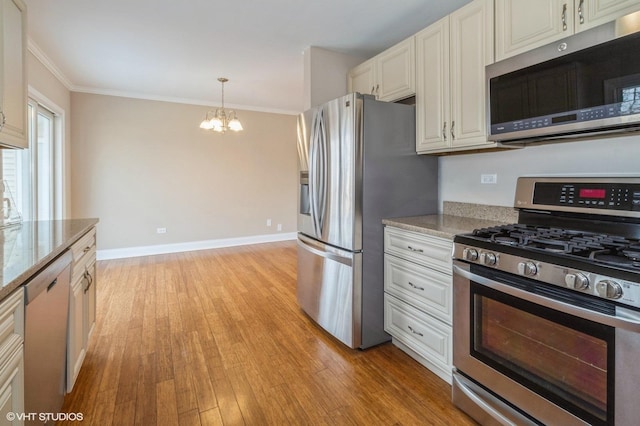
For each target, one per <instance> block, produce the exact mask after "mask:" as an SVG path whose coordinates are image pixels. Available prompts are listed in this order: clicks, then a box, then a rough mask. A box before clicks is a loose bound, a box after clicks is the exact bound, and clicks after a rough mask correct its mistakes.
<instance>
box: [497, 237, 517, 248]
mask: <svg viewBox="0 0 640 426" xmlns="http://www.w3.org/2000/svg"><path fill="white" fill-rule="evenodd" d="M492 240H493V241H495V242H496V243H500V244H508V245H512V246H515V245H518V243H519V242H520V241H519V240H518V239H517V238H514V237H510V236H508V235H500V236H497V237H496V236H494V237H493V238H492Z"/></svg>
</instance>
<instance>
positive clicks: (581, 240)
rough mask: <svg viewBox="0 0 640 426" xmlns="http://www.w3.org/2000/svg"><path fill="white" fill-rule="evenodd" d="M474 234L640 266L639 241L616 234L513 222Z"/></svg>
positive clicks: (603, 261) (525, 246)
mask: <svg viewBox="0 0 640 426" xmlns="http://www.w3.org/2000/svg"><path fill="white" fill-rule="evenodd" d="M472 236H473V237H474V238H478V239H481V240H484V241H488V242H492V243H495V244H500V245H509V246H514V247H519V248H522V249H524V250H534V251H542V252H548V253H553V254H558V255H562V256H568V257H579V258H581V259H588V260H590V261H592V262H595V263H600V264H607V265H613V266H619V267H624V268H628V269H634V270H635V269H640V241H638V240H629V239H627V238H624V237H620V236H616V235H608V234H601V233H593V232H585V231H577V230H571V229H562V228H555V227H548V226H534V225H526V224H510V225H501V226H494V227H489V228H480V229H476V230H474V231H473V234H472Z"/></svg>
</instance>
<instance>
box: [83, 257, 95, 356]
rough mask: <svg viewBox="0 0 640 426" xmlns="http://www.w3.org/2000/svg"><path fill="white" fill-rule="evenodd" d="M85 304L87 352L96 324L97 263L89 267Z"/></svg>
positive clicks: (84, 330)
mask: <svg viewBox="0 0 640 426" xmlns="http://www.w3.org/2000/svg"><path fill="white" fill-rule="evenodd" d="M82 291H83V293H84V296H83V297H84V302H83V342H84V347H85V350H86V348H88V347H89V338H90V337H91V333H92V332H93V328H94V326H95V324H96V262H95V259H94V260H93V262H92V263H91V264H90V265H89V266H88V267H87V271H86V276H85V282H84V289H83V290H82Z"/></svg>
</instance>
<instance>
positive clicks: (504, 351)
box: [453, 261, 640, 425]
mask: <svg viewBox="0 0 640 426" xmlns="http://www.w3.org/2000/svg"><path fill="white" fill-rule="evenodd" d="M453 269H454V279H453V286H454V342H453V364H454V367H455V373H454V385H453V388H454V389H453V399H454V403H456V405H458V406H459V407H460V408H462V409H463V410H465V411H467V412H468V413H469V414H470V415H471V416H472V417H475V418H476V419H478V420H479V421H481V422H483V423H491V422H495V423H496V424H523V423H531V424H535V423H538V422H542V423H544V424H562V425H582V424H593V425H613V424H614V422H615V424H618V425H620V424H635V422H637V419H638V418H639V416H640V409H639V408H638V405H640V404H637V403H636V402H635V401H634V398H632V397H630V396H629V395H631V394H633V393H635V392H634V391H633V389H634V388H635V386H636V385H634V382H635V383H638V382H640V374H638V373H637V372H636V371H637V369H636V368H635V365H637V362H638V355H637V354H638V353H640V352H638V351H639V349H640V347H639V346H640V345H639V344H638V340H639V338H638V336H640V334H639V333H640V324H639V323H638V322H636V321H634V320H633V319H628V320H627V319H625V318H623V317H621V315H619V314H618V315H617V316H616V306H615V304H613V303H612V302H609V301H606V300H597V299H593V298H591V297H588V296H585V295H582V294H579V293H575V292H572V291H570V290H565V289H561V288H557V287H554V286H550V285H544V284H540V283H536V282H535V281H533V280H529V279H526V278H523V277H520V276H515V275H513V274H508V273H504V272H500V271H496V270H493V269H491V268H487V267H484V266H479V265H469V264H466V263H463V262H460V261H454V267H453ZM616 359H617V360H618V361H617V362H616ZM622 360H624V363H625V364H626V365H627V367H626V368H624V369H623V368H620V362H621V361H622ZM616 367H619V371H616ZM495 395H497V396H498V397H499V398H496V397H495ZM512 407H515V408H516V409H514V408H512ZM473 411H477V412H473ZM487 416H488V417H489V418H491V421H488V420H487ZM514 419H515V420H514Z"/></svg>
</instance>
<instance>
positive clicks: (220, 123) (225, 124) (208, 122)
mask: <svg viewBox="0 0 640 426" xmlns="http://www.w3.org/2000/svg"><path fill="white" fill-rule="evenodd" d="M218 81H219V82H220V83H222V106H221V107H220V108H216V109H215V110H214V111H207V114H206V116H205V117H204V120H202V123H200V128H201V129H204V130H213V131H214V132H219V133H224V132H226V131H227V130H233V131H234V132H239V131H240V130H242V124H241V123H240V120H239V119H238V117H237V115H236V112H235V111H233V110H225V109H224V84H225V83H226V82H227V81H229V79H227V78H224V77H220V78H218Z"/></svg>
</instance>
